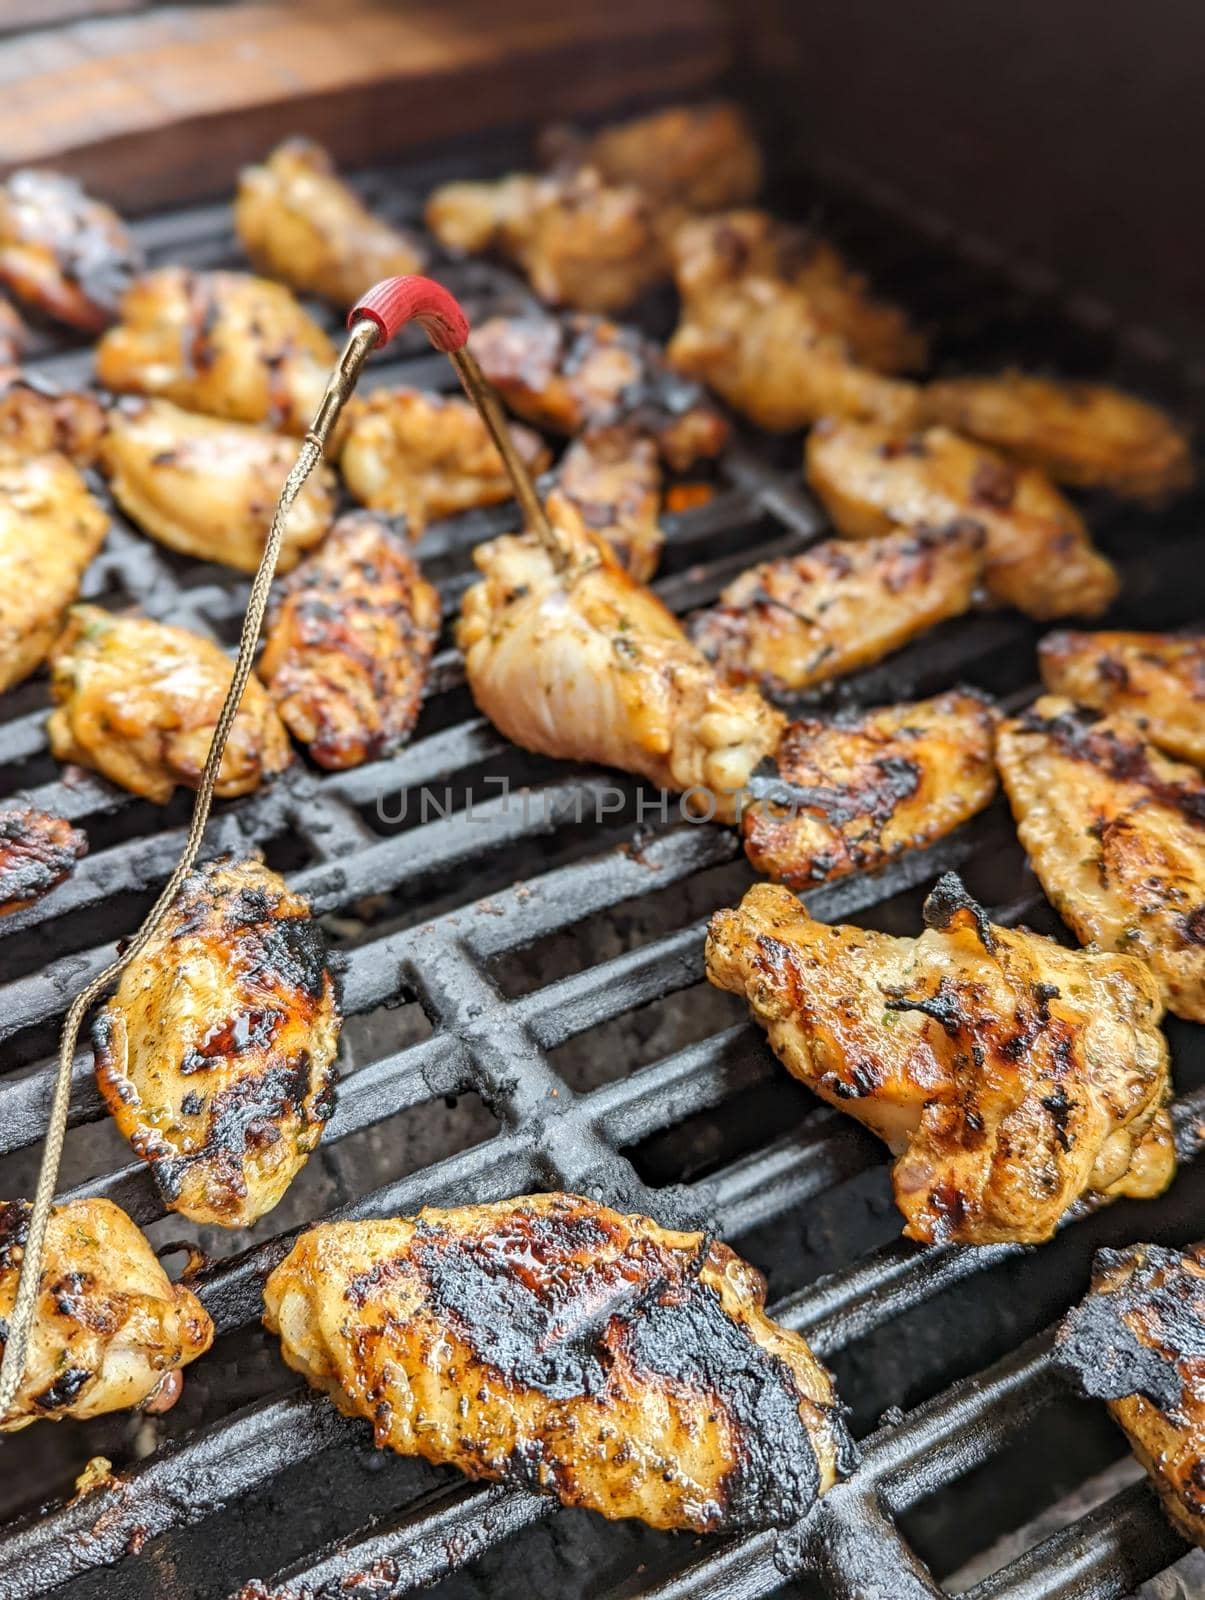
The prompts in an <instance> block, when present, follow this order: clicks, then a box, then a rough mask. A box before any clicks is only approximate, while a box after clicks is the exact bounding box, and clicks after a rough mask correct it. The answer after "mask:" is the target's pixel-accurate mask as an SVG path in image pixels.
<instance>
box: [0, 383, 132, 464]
mask: <svg viewBox="0 0 1205 1600" xmlns="http://www.w3.org/2000/svg"><path fill="white" fill-rule="evenodd" d="M107 426H108V423H107V420H106V415H105V408H104V406H103V405H102V404H101V402H100V401H99V399H98V398H97V397H96V395H94V394H90V393H89V392H88V391H87V390H83V389H60V388H58V387H57V386H56V385H54V384H52V383H47V382H45V381H44V380H43V379H42V378H39V377H35V376H34V375H33V374H31V373H24V372H18V371H16V370H12V371H6V372H0V452H3V451H13V452H15V453H16V454H18V455H26V456H36V455H45V454H47V453H48V452H50V451H54V450H57V451H58V452H59V454H60V455H64V456H67V457H69V458H70V460H72V461H74V462H75V464H76V466H79V467H90V466H92V465H93V463H94V462H95V460H96V457H97V454H98V453H99V450H100V445H101V440H102V439H103V438H104V435H105V429H106V427H107Z"/></svg>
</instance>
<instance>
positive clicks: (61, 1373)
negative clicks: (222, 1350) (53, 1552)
mask: <svg viewBox="0 0 1205 1600" xmlns="http://www.w3.org/2000/svg"><path fill="white" fill-rule="evenodd" d="M31 1210H32V1208H31V1207H30V1205H29V1204H28V1203H27V1202H26V1201H24V1200H8V1201H5V1202H4V1203H3V1204H0V1330H6V1329H7V1327H8V1320H7V1319H8V1318H9V1317H10V1316H11V1315H12V1310H13V1305H14V1303H15V1301H16V1298H17V1279H18V1277H19V1275H20V1270H21V1258H22V1256H23V1254H24V1250H25V1241H26V1238H27V1237H28V1233H29V1219H30V1214H31ZM212 1343H213V1323H212V1322H211V1321H210V1320H209V1317H208V1316H207V1314H206V1312H205V1310H204V1308H203V1307H202V1305H201V1302H200V1301H199V1300H198V1299H197V1298H196V1296H195V1295H194V1294H193V1293H192V1292H191V1291H190V1290H188V1289H186V1288H184V1287H183V1285H182V1284H178V1283H171V1282H170V1281H169V1279H168V1276H167V1274H166V1273H165V1272H164V1270H163V1268H162V1267H161V1266H160V1265H159V1262H158V1259H157V1257H156V1256H155V1253H154V1251H153V1250H152V1249H151V1246H150V1243H149V1241H148V1240H147V1238H146V1237H145V1235H144V1234H143V1233H142V1232H141V1231H140V1230H139V1229H138V1228H136V1227H135V1225H134V1224H133V1223H132V1222H131V1221H130V1219H129V1217H127V1216H126V1214H125V1212H124V1211H122V1210H121V1209H120V1208H119V1207H118V1206H115V1205H114V1204H113V1202H112V1201H111V1200H73V1201H71V1203H70V1204H69V1205H65V1206H56V1207H55V1208H54V1210H53V1211H52V1212H51V1213H50V1222H49V1224H48V1226H47V1229H46V1244H45V1248H44V1251H43V1254H42V1271H41V1273H40V1275H39V1278H38V1297H37V1300H36V1301H35V1304H34V1320H33V1326H32V1328H31V1330H30V1336H29V1353H28V1359H27V1364H26V1368H25V1376H24V1378H23V1379H22V1380H21V1387H20V1388H19V1389H18V1390H17V1396H16V1400H15V1402H14V1404H13V1407H12V1409H11V1410H10V1411H8V1412H6V1413H5V1415H4V1416H3V1417H0V1433H16V1432H17V1431H18V1430H19V1429H21V1428H27V1427H28V1426H29V1424H30V1423H31V1422H37V1421H38V1419H39V1418H46V1419H47V1420H48V1421H50V1422H61V1421H62V1419H63V1418H64V1417H77V1418H80V1419H81V1420H82V1419H84V1418H87V1417H99V1416H101V1415H102V1414H103V1413H104V1412H106V1411H124V1410H126V1409H127V1408H128V1407H130V1406H141V1407H142V1408H143V1410H146V1411H166V1410H167V1409H168V1408H169V1407H170V1406H172V1405H174V1404H175V1402H176V1401H177V1400H178V1399H179V1397H180V1391H181V1389H182V1388H183V1386H184V1382H183V1378H182V1377H181V1374H180V1368H181V1367H185V1366H187V1365H188V1363H189V1362H190V1361H195V1360H196V1359H197V1357H198V1356H200V1355H204V1354H205V1352H206V1350H208V1349H209V1346H210V1345H211V1344H212ZM3 1348H4V1343H3V1339H0V1350H3Z"/></svg>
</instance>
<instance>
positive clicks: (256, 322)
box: [96, 267, 335, 433]
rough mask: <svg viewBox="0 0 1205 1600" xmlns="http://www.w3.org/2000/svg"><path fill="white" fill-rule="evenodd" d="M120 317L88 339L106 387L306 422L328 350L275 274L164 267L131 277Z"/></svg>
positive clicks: (218, 412)
mask: <svg viewBox="0 0 1205 1600" xmlns="http://www.w3.org/2000/svg"><path fill="white" fill-rule="evenodd" d="M121 317H122V320H121V321H120V322H119V323H118V325H117V326H116V327H114V328H110V330H109V331H108V333H106V334H105V336H104V338H103V339H102V340H101V341H100V344H99V345H98V346H97V348H96V371H97V374H98V376H99V378H100V381H101V382H102V383H103V384H104V385H105V387H106V388H109V389H114V390H116V391H117V392H118V393H119V394H127V393H133V394H147V395H154V396H156V397H158V398H159V399H161V400H170V401H172V402H173V404H175V405H178V406H183V407H184V409H185V410H186V411H204V412H206V413H208V415H210V416H212V417H229V418H230V419H231V420H232V421H234V422H265V423H267V424H268V426H269V427H271V428H275V429H277V430H278V431H279V432H281V433H304V432H305V430H306V429H307V428H308V427H309V425H310V423H311V421H312V420H313V417H314V413H315V411H316V410H317V409H318V405H319V402H320V401H321V399H322V396H323V393H324V391H325V389H326V380H327V375H328V373H329V371H330V368H331V366H332V365H333V363H334V360H335V350H334V346H333V345H332V344H331V342H330V340H329V339H328V338H327V337H326V335H325V334H324V333H323V331H322V329H321V328H320V327H319V326H318V324H317V323H316V322H315V321H314V320H313V319H312V318H311V317H310V316H309V315H308V314H307V313H306V312H305V311H303V310H302V308H301V306H300V305H298V303H297V301H296V300H294V298H293V296H292V295H291V294H290V293H289V291H288V290H287V289H286V288H285V287H284V286H283V285H282V284H279V283H269V282H268V280H267V279H266V278H254V277H251V276H250V275H248V274H247V273H242V272H191V271H189V270H188V269H187V268H186V267H163V268H162V269H161V270H159V271H158V272H151V273H148V274H147V275H146V276H145V277H143V278H139V279H138V281H137V282H136V283H135V284H134V286H133V287H132V288H131V289H130V291H129V293H128V294H127V295H126V296H125V299H124V300H123V301H122V305H121Z"/></svg>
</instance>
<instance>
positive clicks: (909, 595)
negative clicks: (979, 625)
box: [690, 522, 984, 690]
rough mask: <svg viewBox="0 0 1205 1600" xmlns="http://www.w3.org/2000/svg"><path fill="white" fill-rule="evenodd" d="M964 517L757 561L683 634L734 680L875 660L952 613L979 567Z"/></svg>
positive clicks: (964, 604)
mask: <svg viewBox="0 0 1205 1600" xmlns="http://www.w3.org/2000/svg"><path fill="white" fill-rule="evenodd" d="M983 547H984V536H983V532H982V530H981V529H980V528H977V527H976V526H975V525H974V524H973V523H968V522H956V523H954V524H953V525H952V526H950V527H948V528H937V529H925V528H920V529H918V530H917V531H916V532H915V533H893V534H888V535H887V537H886V538H884V539H867V540H865V541H863V542H862V543H860V544H850V543H847V542H846V541H844V540H841V539H829V540H827V541H826V542H825V543H824V544H818V545H813V546H812V547H811V549H809V550H805V551H804V552H803V554H802V555H798V556H783V557H782V558H781V559H780V560H778V561H765V562H762V563H761V565H760V566H756V567H750V568H749V570H748V571H747V572H742V573H741V575H740V577H739V578H736V579H734V580H733V582H732V583H730V584H729V585H728V587H727V588H726V589H724V590H722V591H721V594H720V599H719V604H718V605H716V606H713V607H712V608H711V609H710V610H708V611H700V612H697V613H696V614H695V616H694V617H693V618H692V619H691V630H690V631H691V637H692V638H693V639H694V641H695V643H696V644H697V645H698V646H699V648H700V649H701V650H702V651H703V653H704V655H706V656H707V657H708V658H709V659H710V660H712V661H714V662H715V663H716V665H717V666H718V667H719V668H720V670H721V672H722V673H723V674H724V676H725V677H726V678H728V679H729V680H730V681H731V682H733V683H748V682H754V683H762V684H764V685H766V687H768V688H771V689H780V690H782V689H786V690H794V689H806V688H809V687H811V685H813V684H817V683H826V682H828V680H829V679H831V678H840V677H842V676H844V675H845V674H846V673H848V672H853V671H854V670H855V669H856V668H858V667H862V666H866V665H867V664H868V663H869V662H872V661H878V660H879V659H880V658H881V657H882V656H885V655H888V654H889V653H890V652H891V651H892V650H898V649H899V647H900V646H901V645H902V644H906V643H907V642H908V640H909V639H914V638H915V637H916V635H917V634H920V633H924V632H925V631H926V630H927V629H929V628H932V627H934V626H935V625H936V624H937V623H939V622H942V621H944V620H945V619H946V618H947V617H957V616H961V615H962V613H963V612H964V611H966V610H967V609H968V607H969V606H970V604H971V601H972V599H973V597H974V594H975V586H976V584H977V583H978V581H979V575H980V573H981V572H982V570H983Z"/></svg>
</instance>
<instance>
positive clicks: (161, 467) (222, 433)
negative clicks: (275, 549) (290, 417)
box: [100, 400, 335, 572]
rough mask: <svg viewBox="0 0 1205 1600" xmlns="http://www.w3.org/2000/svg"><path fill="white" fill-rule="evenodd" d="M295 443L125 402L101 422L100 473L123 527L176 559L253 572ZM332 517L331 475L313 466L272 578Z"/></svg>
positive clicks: (149, 403)
mask: <svg viewBox="0 0 1205 1600" xmlns="http://www.w3.org/2000/svg"><path fill="white" fill-rule="evenodd" d="M296 459H297V441H296V440H295V439H290V438H288V437H286V436H285V435H284V434H279V433H268V432H266V431H265V430H264V429H263V428H255V427H252V426H251V425H250V424H249V423H245V422H225V421H221V420H219V419H218V418H216V417H205V416H201V415H200V414H199V413H197V412H193V411H182V410H181V409H180V408H179V407H178V406H174V405H171V404H169V403H168V402H167V401H166V400H125V401H122V402H121V403H120V404H119V405H117V406H115V407H114V408H113V410H112V411H111V413H110V417H109V427H108V432H107V433H106V435H105V438H104V440H103V442H102V445H101V452H100V464H101V467H102V469H103V471H104V472H105V473H106V474H107V476H108V478H109V487H110V488H111V489H112V491H113V498H114V499H115V500H116V501H117V503H118V505H119V506H120V507H121V508H122V510H123V511H124V512H125V513H126V514H127V516H129V517H130V519H131V521H133V522H135V523H137V525H138V526H139V527H140V528H141V529H142V530H143V532H144V533H148V534H150V536H151V538H152V539H157V540H158V541H159V543H160V544H163V545H166V546H167V547H168V549H169V550H178V551H179V552H180V553H181V554H182V555H187V556H196V557H197V558H198V560H201V561H219V562H221V563H223V565H225V566H228V567H234V568H235V569H236V570H237V571H239V572H254V571H255V570H256V568H257V567H258V566H259V562H260V558H261V557H262V555H263V553H264V545H265V543H266V542H267V538H268V531H269V529H270V528H271V525H272V518H273V515H274V513H275V510H276V500H277V496H278V495H279V494H280V490H281V487H282V485H283V484H284V481H285V478H286V477H287V476H288V474H289V469H290V468H291V467H292V465H293V463H294V461H295V460H296ZM334 515H335V475H334V473H333V472H332V471H331V469H330V468H329V467H327V466H325V465H323V464H321V463H320V464H319V465H318V466H317V467H316V468H315V469H314V471H313V472H312V473H311V474H310V476H309V478H308V479H307V480H306V482H305V484H304V485H303V487H302V489H301V493H300V494H299V495H298V496H297V498H296V500H295V501H294V502H293V506H292V509H291V510H290V512H289V517H288V521H287V522H286V524H285V533H284V542H283V544H282V545H281V548H280V560H279V563H278V570H279V571H281V572H288V570H289V569H290V568H291V567H295V566H296V565H297V562H298V561H299V560H300V559H301V556H302V554H303V553H304V552H305V551H306V550H308V549H310V547H311V546H312V545H315V544H317V542H318V540H319V539H321V538H322V536H323V534H324V533H325V532H326V530H327V529H328V528H329V527H330V525H331V522H332V521H333V519H334Z"/></svg>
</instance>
